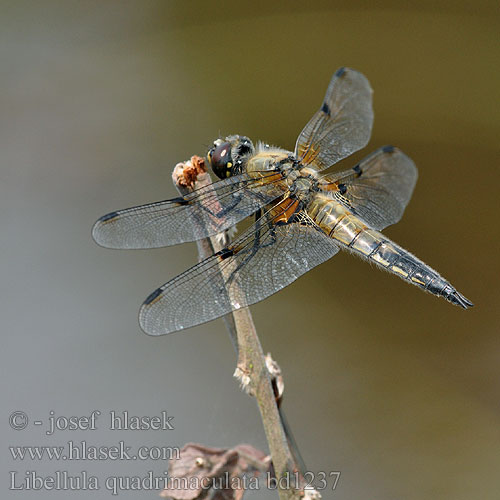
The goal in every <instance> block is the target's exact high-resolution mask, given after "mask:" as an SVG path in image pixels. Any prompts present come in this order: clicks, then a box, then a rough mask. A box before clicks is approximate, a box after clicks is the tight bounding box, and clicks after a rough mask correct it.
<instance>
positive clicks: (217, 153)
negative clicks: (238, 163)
mask: <svg viewBox="0 0 500 500" xmlns="http://www.w3.org/2000/svg"><path fill="white" fill-rule="evenodd" d="M208 158H209V160H210V163H211V165H212V170H213V171H214V174H215V175H216V176H217V177H219V178H220V179H225V178H226V177H228V176H229V175H231V167H232V166H233V165H232V163H231V143H229V142H219V141H217V142H216V143H215V144H214V147H213V148H212V149H211V150H210V151H209V152H208Z"/></svg>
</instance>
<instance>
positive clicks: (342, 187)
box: [339, 184, 347, 196]
mask: <svg viewBox="0 0 500 500" xmlns="http://www.w3.org/2000/svg"><path fill="white" fill-rule="evenodd" d="M339 192H340V194H341V195H342V196H343V195H344V194H346V192H347V186H346V185H345V184H339Z"/></svg>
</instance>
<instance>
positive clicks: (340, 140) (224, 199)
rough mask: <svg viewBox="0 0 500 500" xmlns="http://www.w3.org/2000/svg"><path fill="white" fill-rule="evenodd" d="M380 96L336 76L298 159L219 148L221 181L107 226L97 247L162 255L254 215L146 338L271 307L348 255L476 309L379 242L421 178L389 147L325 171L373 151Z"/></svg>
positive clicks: (239, 141)
mask: <svg viewBox="0 0 500 500" xmlns="http://www.w3.org/2000/svg"><path fill="white" fill-rule="evenodd" d="M372 122H373V110H372V90H371V88H370V84H369V83H368V80H367V79H366V78H365V77H364V76H363V75H362V74H361V73H359V72H357V71H355V70H353V69H349V68H341V69H339V70H338V71H336V72H335V74H334V75H333V78H332V80H331V82H330V85H329V86H328V90H327V92H326V96H325V99H324V101H323V103H322V105H321V108H320V109H319V111H318V112H317V113H316V114H315V115H314V116H313V117H312V118H311V120H310V121H309V123H308V124H307V125H306V126H305V128H304V129H303V130H302V132H301V133H300V135H299V137H298V139H297V143H296V145H295V151H294V152H293V153H292V152H290V151H285V150H283V149H280V148H275V147H270V146H268V145H265V144H261V143H258V144H257V145H256V146H254V144H253V143H252V142H251V141H250V140H249V139H248V138H247V137H244V136H239V135H233V136H229V137H227V138H225V139H218V140H216V141H215V142H214V145H213V147H212V148H211V149H210V151H209V152H208V154H207V160H208V163H209V164H210V165H211V167H212V170H213V172H214V173H215V174H216V175H217V176H218V177H219V178H220V179H221V180H219V181H218V182H215V183H213V184H210V185H208V186H205V187H202V188H201V189H198V190H195V191H193V192H192V193H190V194H188V195H186V196H184V197H181V198H175V199H172V200H167V201H161V202H158V203H152V204H148V205H143V206H139V207H132V208H128V209H125V210H120V211H117V212H112V213H110V214H107V215H105V216H104V217H101V218H100V219H99V220H98V221H97V222H96V224H95V226H94V229H93V236H94V239H95V241H96V242H97V243H98V244H99V245H102V246H104V247H108V248H127V249H132V248H157V247H163V246H169V245H176V244H178V243H184V242H187V241H195V240H198V239H201V238H205V237H208V236H212V235H215V234H217V233H220V232H222V231H225V230H227V229H229V228H230V227H232V226H234V225H235V224H237V223H238V222H239V221H241V220H242V219H244V218H245V217H248V216H250V215H252V214H256V221H255V223H254V224H253V225H252V226H251V227H250V228H249V229H248V230H246V231H245V232H243V234H241V235H240V236H239V237H237V238H236V239H235V240H234V241H233V242H232V243H230V244H228V245H227V246H226V248H224V249H223V250H221V251H220V252H217V253H215V254H214V255H212V256H211V257H209V258H207V259H205V260H203V261H202V262H200V263H198V264H196V265H195V266H193V267H192V268H191V269H188V270H187V271H185V272H184V273H182V274H180V275H179V276H177V277H176V278H174V279H172V280H170V281H169V282H167V283H166V284H164V285H163V286H162V287H161V288H158V289H157V290H156V291H155V292H153V293H152V294H151V295H150V296H149V297H148V298H147V299H146V301H145V302H144V304H143V305H142V307H141V310H140V313H139V321H140V325H141V327H142V329H143V330H144V331H145V332H146V333H149V334H151V335H162V334H165V333H170V332H174V331H177V330H181V329H184V328H188V327H191V326H194V325H199V324H201V323H204V322H206V321H209V320H212V319H215V318H218V317H219V316H223V315H224V314H227V313H229V312H231V311H233V310H236V309H239V308H241V307H245V306H249V305H251V304H254V303H256V302H259V301H260V300H263V299H265V298H266V297H269V296H270V295H272V294H273V293H275V292H277V291H278V290H281V289H282V288H284V287H285V286H287V285H289V284H290V283H292V282H293V281H295V280H296V279H297V278H298V277H299V276H301V275H302V274H304V273H306V272H307V271H309V270H310V269H312V268H313V267H315V266H317V265H319V264H321V263H322V262H325V261H326V260H328V259H330V258H331V257H333V256H334V255H335V254H336V253H337V252H338V251H339V250H340V249H342V250H348V251H350V252H352V253H355V254H356V255H359V256H360V257H363V258H364V259H366V260H368V261H370V262H373V263H375V264H376V265H377V266H379V267H381V268H383V269H385V270H387V271H389V272H391V273H393V274H395V275H397V276H399V277H400V278H402V279H404V280H405V281H407V282H408V283H411V284H413V285H416V286H418V287H419V288H421V289H422V290H426V291H428V292H430V293H432V294H434V295H438V296H441V297H444V298H445V299H447V300H449V301H450V302H452V303H454V304H457V305H459V306H461V307H463V308H464V309H467V308H468V307H470V306H472V305H473V304H472V302H470V301H469V300H468V299H466V298H465V297H464V296H463V295H462V294H461V293H459V292H458V291H457V290H456V289H455V288H454V287H453V286H452V285H451V284H450V283H449V282H448V281H446V280H445V279H444V278H442V277H441V276H440V275H439V274H438V273H437V272H436V271H434V270H433V269H432V268H430V267H429V266H428V265H426V264H424V263H423V262H422V261H421V260H419V259H418V258H417V257H415V256H414V255H412V254H411V253H409V252H407V251H406V250H404V249H403V248H401V247H400V246H399V245H397V244H396V243H394V242H393V241H391V240H389V239H388V238H387V237H385V236H384V235H383V234H382V233H381V232H380V231H381V230H382V229H384V228H385V227H387V226H389V225H390V224H394V223H396V222H398V221H399V220H400V219H401V216H402V215H403V211H404V209H405V207H406V205H407V203H408V201H409V200H410V197H411V194H412V191H413V188H414V186H415V182H416V180H417V169H416V167H415V165H414V163H413V161H412V160H411V159H410V158H408V157H407V156H406V155H405V154H404V153H402V152H401V151H400V150H399V149H397V148H395V147H393V146H384V147H382V148H380V149H378V150H377V151H375V152H374V153H372V154H371V155H369V156H368V157H367V158H365V159H364V160H363V161H361V162H360V163H359V164H358V165H356V166H354V167H353V168H351V169H350V170H347V171H344V172H339V173H333V174H327V175H323V174H322V173H321V171H323V170H324V169H326V168H328V167H331V166H332V165H334V164H335V163H337V162H338V161H339V160H342V159H343V158H345V157H347V156H349V155H350V154H352V153H353V152H355V151H357V150H359V149H361V148H362V147H364V146H365V145H366V144H367V142H368V140H369V138H370V133H371V129H372Z"/></svg>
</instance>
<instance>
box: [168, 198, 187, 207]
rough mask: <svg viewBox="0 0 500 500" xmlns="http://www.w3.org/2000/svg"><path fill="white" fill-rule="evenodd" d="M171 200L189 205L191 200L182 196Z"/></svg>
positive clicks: (178, 203)
mask: <svg viewBox="0 0 500 500" xmlns="http://www.w3.org/2000/svg"><path fill="white" fill-rule="evenodd" d="M170 201H172V202H173V203H177V205H189V200H186V199H184V198H183V197H182V196H179V197H177V198H173V199H172V200H170Z"/></svg>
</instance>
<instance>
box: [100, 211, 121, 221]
mask: <svg viewBox="0 0 500 500" xmlns="http://www.w3.org/2000/svg"><path fill="white" fill-rule="evenodd" d="M119 215H120V214H119V213H118V212H111V213H109V214H106V215H103V216H102V217H101V218H100V219H99V222H108V221H110V220H112V219H115V218H116V217H118V216H119Z"/></svg>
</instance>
